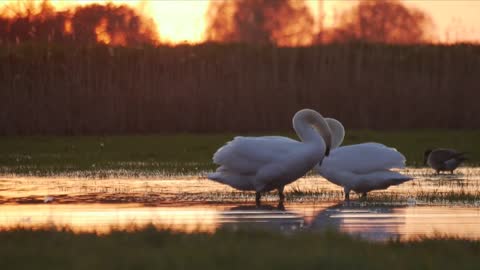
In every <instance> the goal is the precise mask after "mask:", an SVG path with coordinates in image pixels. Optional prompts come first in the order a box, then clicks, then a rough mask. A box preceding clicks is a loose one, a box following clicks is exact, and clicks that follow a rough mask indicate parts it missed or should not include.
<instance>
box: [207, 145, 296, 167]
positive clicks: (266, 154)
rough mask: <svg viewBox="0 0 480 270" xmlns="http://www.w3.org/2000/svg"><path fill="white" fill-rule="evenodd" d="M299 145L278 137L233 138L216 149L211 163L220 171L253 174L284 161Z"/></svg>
mask: <svg viewBox="0 0 480 270" xmlns="http://www.w3.org/2000/svg"><path fill="white" fill-rule="evenodd" d="M300 144H301V143H300V142H298V141H295V140H292V139H289V138H286V137H280V136H266V137H235V138H234V139H233V140H232V141H230V142H228V143H227V144H226V145H224V146H223V147H221V148H220V149H218V151H217V152H216V153H215V154H214V155H213V162H214V163H216V164H218V165H221V170H228V171H234V172H236V173H238V174H244V175H248V174H255V173H256V172H257V171H258V170H259V169H260V168H262V167H263V166H265V165H267V164H269V163H272V162H275V161H278V160H282V159H284V158H285V157H287V156H288V155H289V154H291V153H292V151H294V150H295V149H296V148H297V147H298V146H299V145H300ZM219 169H220V168H219Z"/></svg>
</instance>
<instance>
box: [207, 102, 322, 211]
mask: <svg viewBox="0 0 480 270" xmlns="http://www.w3.org/2000/svg"><path fill="white" fill-rule="evenodd" d="M293 128H294V129H295V131H296V133H297V135H298V136H299V137H300V139H301V140H302V141H296V140H292V139H290V138H286V137H280V136H265V137H235V138H234V139H233V140H232V141H230V142H228V143H227V144H226V145H224V146H223V147H221V148H220V149H218V150H217V152H216V153H215V154H214V156H213V162H214V163H215V164H218V165H220V167H218V168H217V170H216V172H214V173H210V174H209V175H208V178H209V179H211V180H213V181H216V182H219V183H223V184H226V185H229V186H231V187H233V188H236V189H239V190H254V191H256V201H257V203H259V201H260V194H261V192H267V191H271V190H273V189H277V190H278V191H279V196H280V200H281V201H282V200H283V198H284V196H283V188H284V186H285V185H287V184H289V183H291V182H293V181H295V180H297V179H298V178H300V177H302V176H303V175H305V174H306V173H307V172H308V171H309V170H311V169H312V168H313V167H314V166H315V165H316V164H317V163H319V162H321V161H322V159H323V157H324V156H325V155H328V153H329V151H330V142H331V138H330V137H331V136H330V130H329V127H328V124H327V123H326V121H325V120H324V119H323V117H322V116H321V115H320V114H319V113H317V112H315V111H313V110H309V109H304V110H301V111H299V112H297V113H296V114H295V116H294V117H293Z"/></svg>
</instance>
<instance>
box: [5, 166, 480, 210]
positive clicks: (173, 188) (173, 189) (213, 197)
mask: <svg viewBox="0 0 480 270" xmlns="http://www.w3.org/2000/svg"><path fill="white" fill-rule="evenodd" d="M403 172H404V173H406V174H408V175H411V176H413V177H415V180H413V181H410V182H407V183H404V184H402V185H399V186H392V187H390V188H389V189H388V190H382V191H374V192H371V193H369V195H370V196H371V197H375V196H377V197H378V196H394V197H395V198H399V199H402V200H406V199H407V198H416V197H419V196H424V197H425V196H429V195H431V194H433V195H438V194H441V193H449V194H463V195H465V194H467V195H468V194H470V195H472V194H473V195H478V196H480V168H469V167H464V168H461V169H459V170H457V171H456V172H457V174H455V175H440V176H438V175H435V174H433V173H432V170H430V169H412V168H408V169H405V170H403ZM297 191H301V194H298V192H297ZM286 193H287V196H288V194H289V193H290V194H292V196H290V197H287V198H288V199H290V200H295V201H310V202H311V201H339V200H342V199H343V189H342V188H341V187H338V186H336V185H334V184H331V183H330V182H328V181H326V180H325V179H324V178H322V177H318V176H308V177H303V178H301V179H299V180H298V181H296V182H294V183H292V184H290V185H288V186H287V187H286ZM46 196H49V197H53V198H54V199H55V201H57V202H60V203H64V202H68V203H79V202H88V203H94V202H123V203H125V202H130V203H134V202H141V203H155V204H162V203H169V202H231V203H238V202H250V201H252V200H253V197H254V195H253V193H251V192H250V193H248V192H247V193H246V192H240V191H236V190H234V189H232V188H230V187H229V186H226V185H221V184H218V183H215V182H213V181H210V180H208V179H205V178H202V177H199V176H181V177H163V178H133V179H127V178H125V179H118V178H107V179H88V178H73V177H71V178H69V177H53V178H52V177H50V178H46V177H15V176H12V177H0V203H1V202H3V203H5V202H7V203H11V202H21V203H25V202H41V201H43V200H44V198H45V197H46ZM264 199H265V200H266V201H276V200H277V197H276V195H271V194H270V195H267V196H266V197H265V198H264Z"/></svg>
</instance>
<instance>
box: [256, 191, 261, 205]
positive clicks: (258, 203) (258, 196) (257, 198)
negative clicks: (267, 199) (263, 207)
mask: <svg viewBox="0 0 480 270" xmlns="http://www.w3.org/2000/svg"><path fill="white" fill-rule="evenodd" d="M261 197H262V193H260V192H259V191H257V192H256V193H255V204H256V205H257V206H260V198H261Z"/></svg>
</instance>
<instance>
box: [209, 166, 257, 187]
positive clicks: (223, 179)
mask: <svg viewBox="0 0 480 270" xmlns="http://www.w3.org/2000/svg"><path fill="white" fill-rule="evenodd" d="M220 168H221V167H220ZM220 168H219V170H217V171H216V172H214V173H209V174H208V175H207V178H208V179H210V180H212V181H215V182H217V183H220V184H225V185H229V186H231V187H233V188H235V189H239V190H253V189H254V187H253V184H252V182H253V181H252V176H249V175H241V174H235V173H232V172H229V171H226V170H220Z"/></svg>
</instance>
